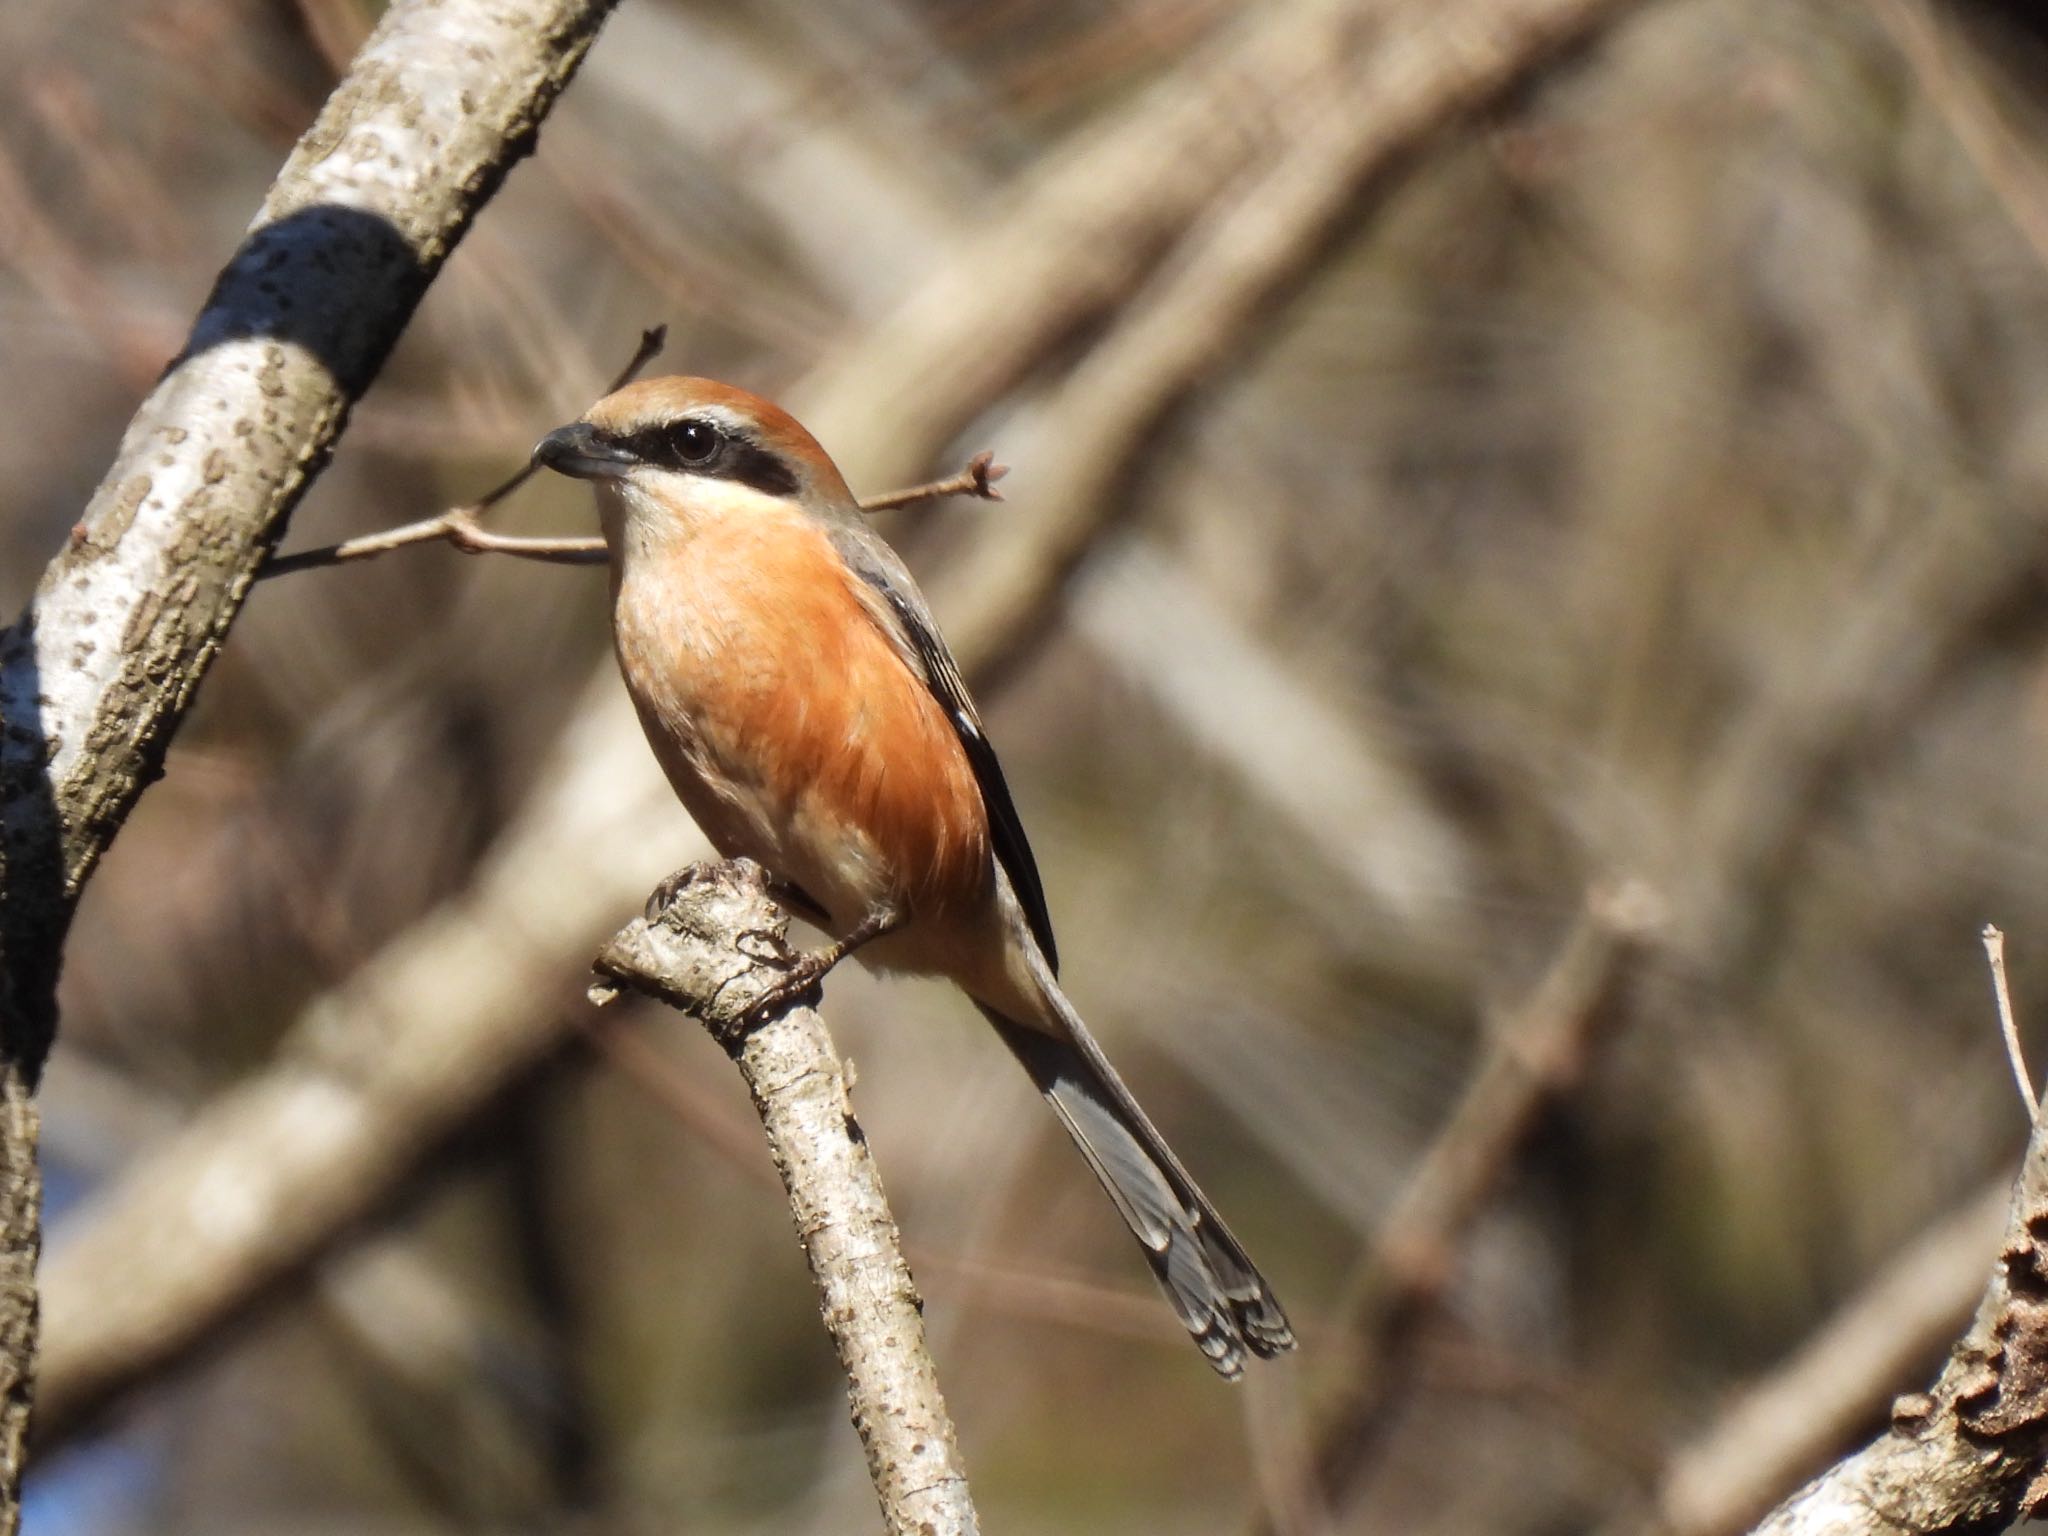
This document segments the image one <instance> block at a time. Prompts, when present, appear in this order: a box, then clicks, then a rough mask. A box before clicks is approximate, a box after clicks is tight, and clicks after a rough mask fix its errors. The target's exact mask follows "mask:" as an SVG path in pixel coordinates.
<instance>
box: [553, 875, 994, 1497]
mask: <svg viewBox="0 0 2048 1536" xmlns="http://www.w3.org/2000/svg"><path fill="white" fill-rule="evenodd" d="M787 929H788V919H787V918H785V917H783V916H781V915H780V913H778V912H777V910H776V908H775V905H774V903H773V901H772V900H771V899H770V898H769V895H768V889H767V881H766V877H765V876H764V875H763V873H762V871H761V870H760V868H759V867H758V866H756V865H752V864H747V863H744V862H742V863H734V864H719V865H709V866H699V867H697V868H696V869H695V870H694V871H693V878H692V879H691V880H690V881H689V882H688V883H687V884H685V885H684V886H683V888H682V889H681V890H680V891H679V892H677V893H676V895H675V896H674V897H673V899H671V900H670V901H669V902H668V903H667V904H666V906H665V907H664V908H663V909H662V911H661V912H660V913H659V914H658V915H657V916H656V917H655V918H654V919H652V920H649V919H646V918H636V919H635V920H634V921H633V922H631V923H629V924H628V925H627V926H626V927H625V928H624V929H622V930H621V931H620V932H619V933H618V935H617V936H616V937H615V938H613V939H612V941H611V942H610V943H609V944H607V945H606V946H605V947H604V950H603V951H602V952H601V953H600V954H599V955H598V957H597V961H596V969H597V971H598V974H599V975H600V976H601V977H603V978H604V980H603V981H602V982H600V983H599V984H598V985H597V986H596V987H593V988H592V991H591V996H592V999H593V1000H595V1001H598V1002H604V1001H608V1000H609V999H610V997H612V996H614V995H616V993H617V991H618V989H619V988H621V987H630V988H631V989H633V990H634V991H636V992H642V993H645V994H647V995H648V996H650V997H656V998H659V999H660V1000H661V1001H663V1002H665V1003H668V1004H670V1005H671V1006H673V1007H676V1008H680V1009H682V1010H683V1011H684V1012H686V1013H688V1014H690V1015H691V1016H692V1017H694V1018H695V1019H697V1020H698V1022H700V1023H701V1024H703V1025H704V1027H705V1028H706V1029H707V1030H709V1031H710V1032H711V1036H712V1038H713V1039H715V1040H716V1041H717V1042H718V1043H719V1044H720V1045H721V1046H722V1047H724V1049H725V1051H726V1053H727V1054H728V1055H730V1056H731V1057H732V1059H733V1061H734V1063H735V1064H736V1065H737V1066H738V1067H739V1069H740V1074H741V1075H742V1076H743V1077H744V1078H745V1079H746V1081H747V1089H748V1092H749V1093H751V1094H752V1096H753V1100H754V1108H755V1110H756V1111H757V1112H758V1113H759V1114H760V1116H761V1128H762V1129H763V1130H764V1131H765V1132H766V1133H767V1136H768V1147H769V1151H770V1152H771V1153H772V1154H773V1155H774V1158H775V1168H776V1171H777V1172H778V1173H780V1174H781V1175H782V1183H783V1188H784V1189H785V1191H786V1192H787V1193H788V1195H789V1209H790V1215H791V1216H792V1217H793V1218H794V1220H795V1222H796V1229H797V1235H798V1237H799V1238H800V1239H801V1240H802V1242H803V1246H804V1254H805V1257H807V1258H808V1259H809V1260H810V1265H811V1275H812V1278H813V1279H815V1280H816V1281H817V1285H818V1299H819V1302H820V1304H821V1310H822V1312H823V1315H824V1320H825V1327H826V1330H827V1331H828V1332H829V1333H830V1334H831V1335H832V1343H833V1346H834V1348H836V1349H837V1350H838V1352H839V1362H840V1365H841V1366H842V1367H843V1368H844V1370H845V1372H846V1380H847V1392H848V1396H849V1398H850V1400H851V1403H852V1409H853V1426H854V1428H855V1429H856V1430H857V1431H858V1432H859V1434H860V1439H861V1445H862V1446H863V1448H864V1449H865V1450H866V1451H867V1460H868V1476H869V1477H870V1478H871V1479H873V1481H874V1485H875V1494H876V1497H877V1498H879V1499H880V1500H881V1504H882V1514H883V1518H884V1520H885V1521H886V1522H887V1525H888V1529H889V1530H890V1531H892V1532H902V1533H906V1536H908V1533H911V1532H917V1533H931V1536H971V1533H973V1532H974V1531H975V1530H976V1529H977V1525H976V1521H975V1514H974V1504H973V1500H972V1499H971V1498H970V1496H969V1494H968V1489H967V1474H966V1472H965V1470H964V1468H963V1467H962V1465H961V1462H960V1452H959V1448H958V1445H957V1444H956V1442H955V1438H954V1433H953V1422H952V1419H951V1417H950V1416H949V1415H948V1413H947V1411H946V1404H945V1399H944V1398H943V1397H942V1396H941V1394H940V1392H939V1380H938V1371H937V1368H936V1367H935V1366H934V1365H933V1364H932V1358H931V1352H930V1351H929V1350H928V1349H927V1348H926V1347H925V1340H924V1319H923V1317H922V1315H921V1312H920V1307H921V1303H920V1301H919V1299H918V1295H917V1289H916V1286H915V1285H914V1284H913V1283H912V1281H911V1278H910V1266H909V1265H908V1264H907V1263H906V1262H905V1261H904V1258H903V1249H902V1242H901V1238H900V1237H899V1235H898V1233H897V1230H896V1220H895V1217H894V1216H892V1215H891V1214H890V1212H889V1206H888V1201H887V1198H886V1197H885V1196H884V1195H883V1193H882V1180H881V1176H880V1175H879V1174H878V1173H877V1172H876V1171H875V1164H874V1158H873V1157H872V1155H871V1154H870V1152H869V1148H868V1144H867V1138H866V1137H865V1136H863V1135H862V1134H861V1132H860V1128H859V1126H858V1125H856V1124H855V1122H854V1118H853V1109H852V1105H851V1103H850V1102H849V1099H848V1095H847V1084H846V1074H845V1068H844V1067H843V1065H842V1064H841V1062H840V1060H839V1056H838V1053H837V1052H836V1051H834V1049H833V1047H832V1037H831V1036H830V1035H829V1034H828V1033H827V1032H826V1030H825V1023H824V1020H822V1019H820V1018H819V1017H818V1014H817V1012H816V1010H815V1009H812V1008H809V1007H801V1006H799V1007H785V1008H783V1009H781V1010H780V1011H779V1012H775V1013H772V1014H771V1015H770V1016H769V1017H767V1018H765V1019H762V1020H760V1021H759V1022H755V1021H753V1020H752V1019H751V1018H750V1014H751V1012H752V1010H753V1008H754V1007H755V1006H756V1004H757V1003H758V1002H759V1000H760V999H761V998H762V997H763V995H764V994H766V993H767V992H768V991H769V989H770V988H772V987H773V986H775V985H776V984H777V982H778V981H779V980H780V979H781V973H780V972H779V971H778V970H777V969H775V968H774V966H773V965H772V963H771V964H768V965H764V964H762V963H761V962H759V961H758V960H756V959H755V958H752V957H751V956H750V955H748V954H747V953H744V952H743V951H742V947H741V942H740V941H741V938H742V936H745V937H746V938H747V939H749V940H750V941H752V945H753V946H754V947H756V948H758V947H760V946H766V947H768V948H771V949H772V948H774V947H775V946H776V945H777V944H778V943H779V942H780V940H781V938H782V935H783V934H784V933H785V932H786V931H787Z"/></svg>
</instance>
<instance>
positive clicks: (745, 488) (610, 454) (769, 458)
mask: <svg viewBox="0 0 2048 1536" xmlns="http://www.w3.org/2000/svg"><path fill="white" fill-rule="evenodd" d="M533 460H534V462H535V463H536V464H544V465H546V466H547V467H548V468H549V469H552V470H556V471H558V472H559V473H561V474H565V475H571V476H574V477H575V478H576V479H579V480H589V481H591V482H593V485H594V488H595V489H596V491H597V493H598V507H599V510H600V512H601V513H602V514H603V516H604V520H605V536H606V538H607V539H608V540H609V541H610V542H611V544H612V546H613V548H614V550H618V549H620V547H621V540H620V537H619V534H620V531H621V530H622V529H624V530H634V529H638V530H640V531H642V532H643V533H645V534H649V535H657V536H658V535H663V534H669V533H674V532H683V531H687V530H688V529H689V528H690V527H691V526H692V525H694V524H697V523H701V522H702V521H705V520H707V519H711V518H717V517H721V516H728V515H735V514H737V515H745V514H746V513H747V512H748V511H750V510H752V511H760V510H763V509H765V508H768V507H779V508H787V507H789V506H791V505H799V506H802V507H804V508H806V509H807V510H809V511H813V512H816V513H818V514H820V515H823V516H840V515H845V514H847V513H850V512H851V511H852V510H853V507H854V501H853V496H852V494H851V493H850V492H849V491H848V490H847V488H846V482H845V481H844V480H843V479H841V478H840V474H839V471H838V469H837V468H836V467H834V465H833V463H832V461H831V459H830V458H828V457H826V454H825V450H824V449H822V448H820V447H819V446H818V443H817V439H815V438H813V437H812V436H811V434H810V433H808V432H806V431H805V430H804V429H803V427H802V426H801V425H799V424H798V423H797V421H796V420H795V418H793V417H792V416H790V415H789V413H788V412H786V411H784V410H783V409H782V408H781V407H780V406H777V405H773V404H771V403H770V402H768V401H766V400H763V399H761V398H760V397H759V396H758V395H750V394H748V393H747V392H746V391H745V390H743V389H735V388H733V387H732V386H731V385H729V384H719V383H715V382H714V381H712V380H710V379H693V378H680V377H678V378H665V379H643V380H641V381H640V382H638V383H635V384H628V385H627V386H626V387H625V388H624V389H621V390H618V391H616V392H615V393H613V394H610V395H607V396H605V398H604V399H602V400H600V401H598V402H597V404H596V405H593V406H592V407H591V408H590V409H589V410H588V411H586V412H584V414H583V417H582V419H581V420H580V421H574V422H571V423H570V424H569V425H568V426H566V427H558V428H557V429H556V430H555V431H553V432H550V433H549V434H548V435H547V436H546V437H544V438H542V439H541V440H540V442H539V444H538V445H537V446H536V447H535V448H534V450H533Z"/></svg>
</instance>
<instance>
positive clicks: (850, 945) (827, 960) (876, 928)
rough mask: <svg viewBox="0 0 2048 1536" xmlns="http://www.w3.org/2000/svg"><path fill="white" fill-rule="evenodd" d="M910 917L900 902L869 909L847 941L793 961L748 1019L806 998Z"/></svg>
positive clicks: (837, 940)
mask: <svg viewBox="0 0 2048 1536" xmlns="http://www.w3.org/2000/svg"><path fill="white" fill-rule="evenodd" d="M909 915H910V914H909V912H908V911H907V910H906V909H905V908H904V907H903V905H902V904H901V903H900V902H877V903H876V904H875V905H874V906H872V907H870V908H868V912H867V915H866V916H865V917H863V918H862V919H861V920H860V921H859V922H858V923H855V924H854V925H853V928H852V929H851V930H850V931H849V932H848V933H847V934H846V935H845V937H843V938H838V939H834V940H833V941H832V942H831V943H830V944H827V945H826V946H825V947H824V948H823V949H814V950H812V951H810V952H809V953H808V954H802V955H798V956H796V957H795V958H794V959H793V960H791V961H790V962H789V965H788V969H787V970H786V971H784V972H783V974H782V977H781V979H780V980H779V981H777V982H776V983H775V985H774V986H772V987H770V988H769V989H768V990H767V991H766V992H764V993H762V994H761V996H760V997H759V998H757V999H756V1000H755V1002H754V1006H753V1007H751V1008H749V1009H748V1010H747V1017H748V1018H749V1019H758V1018H760V1017H761V1016H762V1015H763V1014H766V1013H772V1012H774V1011H775V1010H776V1009H777V1008H780V1007H782V1006H783V1005H784V1004H786V1003H789V1002H792V1001H794V1000H795V999H796V998H798V997H800V996H802V995H803V994H804V993H805V992H808V991H809V990H810V989H811V988H812V987H814V986H816V985H817V984H818V982H819V981H821V980H822V979H823V978H824V975H825V973H826V972H827V971H829V970H831V969H832V967H833V966H835V965H837V964H838V963H839V962H840V961H842V960H844V959H845V958H846V957H847V956H848V955H850V954H852V953H853V952H854V951H855V950H857V949H859V948H860V947H861V946H862V945H863V944H871V943H873V942H874V941H875V940H876V939H879V938H881V937H882V935H883V934H885V933H890V932H893V931H894V930H896V929H898V928H900V927H902V926H903V923H904V920H905V919H906V918H908V917H909Z"/></svg>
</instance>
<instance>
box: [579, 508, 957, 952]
mask: <svg viewBox="0 0 2048 1536" xmlns="http://www.w3.org/2000/svg"><path fill="white" fill-rule="evenodd" d="M707 539H708V536H705V537H702V538H700V539H698V540H697V541H695V544H694V545H693V548H692V550H691V552H690V553H691V558H689V559H683V560H678V561H676V562H674V563H673V564H671V565H670V566H669V568H668V570H667V572H666V579H665V580H664V581H663V582H661V583H660V584H659V586H658V588H657V587H656V586H655V584H653V583H648V584H647V585H645V586H642V585H640V584H638V583H636V581H635V580H634V576H633V573H632V572H631V571H630V570H629V571H628V573H627V575H626V578H625V579H624V580H623V581H622V583H621V586H620V589H619V591H618V594H617V596H616V598H615V610H614V619H615V638H616V640H617V644H618V648H619V656H620V663H621V670H622V672H623V673H624V675H625V679H626V683H627V687H628V690H629V692H630V693H631V695H632V697H633V702H634V705H635V707H636V709H637V710H638V711H639V715H640V720H641V724H642V725H643V727H644V728H645V729H646V732H647V737H648V741H649V743H650V745H651V746H652V747H653V749H654V753H655V756H656V757H657V758H658V759H659V760H660V762H661V765H662V768H663V770H664V771H665V772H666V773H667V775H668V778H669V782H670V783H671V784H672V785H673V786H674V787H675V790H676V793H677V795H678V797H679V798H680V799H681V800H682V802H683V805H684V808H685V809H687V810H688V811H689V812H690V814H691V816H692V817H693V818H694V819H695V820H696V821H697V823H698V825H699V826H700V827H701V828H702V829H703V831H704V833H705V835H706V836H707V837H708V838H709V839H710V840H711V843H712V845H713V846H714V847H716V848H717V849H718V850H719V852H720V853H722V854H724V855H725V856H727V857H729V858H730V857H746V858H750V859H753V860H755V861H756V862H758V863H760V864H761V865H762V866H763V867H765V868H766V869H767V870H769V872H770V873H772V874H774V875H775V876H777V877H778V878H780V879H782V880H784V881H787V882H789V883H791V884H793V885H795V886H797V887H799V888H800V889H801V891H802V892H803V893H804V895H805V896H807V897H809V898H810V900H811V901H812V902H814V903H815V904H816V905H817V906H818V907H819V908H821V909H822V910H823V912H824V914H825V915H826V918H827V926H828V927H829V928H830V929H831V931H833V932H835V933H844V932H846V931H848V930H849V929H851V928H852V927H854V926H855V925H856V924H857V923H858V922H860V921H861V919H862V918H864V917H865V916H867V914H868V913H869V912H870V911H872V910H874V909H875V908H876V907H878V906H882V905H889V906H894V907H898V908H902V909H907V910H908V912H909V915H910V917H911V919H912V921H911V922H910V923H909V924H907V925H906V928H905V930H904V931H903V932H902V933H900V934H898V935H893V936H891V937H890V938H889V939H885V940H882V941H879V944H878V946H877V948H876V953H875V954H874V955H873V956H872V957H870V958H871V959H872V960H873V961H874V962H877V963H880V964H882V965H884V966H889V967H891V968H899V969H907V970H940V969H945V968H947V964H948V962H947V959H946V957H945V954H944V953H943V952H944V951H946V950H948V949H949V948H950V947H951V941H950V940H949V939H948V938H947V934H946V930H948V929H950V928H952V927H955V926H957V922H956V921H955V919H957V918H958V917H959V916H961V915H963V914H964V913H965V912H966V911H967V910H969V909H971V908H978V907H980V906H983V905H985V904H986V897H987V893H988V890H989V883H990V881H991V880H992V878H993V873H992V860H991V855H990V852H989V842H988V831H987V820H986V813H985V811H984V809H983V807H982V803H981V798H980V789H979V786H978V784H976V783H975V781H974V779H973V774H972V769H971V767H970V766H969V765H968V763H967V762H966V758H965V754H964V752H963V751H962V750H961V748H960V745H959V742H958V739H957V738H956V737H955V736H954V735H953V734H952V730H951V727H950V725H949V724H948V723H947V721H946V719H945V717H944V715H943V713H942V712H941V711H940V710H939V708H938V706H937V704H936V702H935V701H933V700H932V698H931V696H930V693H929V690H927V689H926V688H925V687H924V685H923V683H922V681H921V680H920V679H918V678H917V677H916V676H915V675H914V674H912V673H911V672H910V671H909V670H908V668H907V667H906V666H905V665H904V663H903V662H902V660H901V659H900V658H899V657H898V656H897V655H896V654H895V653H894V651H893V650H892V649H891V648H890V647H889V644H888V642H887V640H886V639H885V638H884V637H883V636H882V635H881V634H880V632H879V631H877V630H876V629H875V627H874V625H873V623H872V621H871V620H870V619H869V618H868V617H867V616H866V614H865V613H864V612H863V611H861V610H860V609H859V608H858V605H857V603H856V601H855V599H854V598H853V597H852V596H851V595H850V594H849V593H847V592H846V591H845V588H844V585H843V580H844V578H842V577H841V576H840V574H839V569H838V567H837V564H836V562H833V563H832V564H831V565H830V567H829V568H825V569H817V570H801V569H800V570H795V571H792V570H789V569H788V568H787V565H788V562H789V561H791V559H792V558H794V557H802V556H804V555H806V554H807V553H809V550H808V546H806V545H804V544H800V543H793V541H792V540H790V539H783V540H778V541H775V542H774V543H772V544H768V545H766V546H764V545H763V544H762V543H761V542H760V541H758V540H757V541H755V543H754V544H753V546H752V547H751V548H742V549H738V550H734V549H729V548H723V547H721V546H720V545H719V544H717V543H710V544H708V545H707ZM819 542H820V543H822V540H820V541H819ZM740 556H743V557H744V558H738V557H740ZM778 562H780V563H781V568H778ZM749 583H751V584H754V585H753V586H752V587H751V588H750V587H749V585H748V584H749ZM762 584H772V586H773V589H774V590H773V594H772V595H768V594H764V593H763V592H762V591H761V590H760V588H761V585H762Z"/></svg>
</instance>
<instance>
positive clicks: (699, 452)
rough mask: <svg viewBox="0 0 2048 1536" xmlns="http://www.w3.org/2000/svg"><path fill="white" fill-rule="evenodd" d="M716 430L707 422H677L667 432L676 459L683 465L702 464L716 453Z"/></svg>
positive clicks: (718, 439) (717, 440)
mask: <svg viewBox="0 0 2048 1536" xmlns="http://www.w3.org/2000/svg"><path fill="white" fill-rule="evenodd" d="M719 441H720V438H719V433H718V428H716V427H714V426H713V425H711V423H710V422H708V421H684V422H678V423H677V424H676V425H675V427H674V428H672V429H671V430H670V432H669V443H670V445H671V446H673V447H674V449H675V453H676V457H677V458H679V459H681V460H682V461H683V462H684V463H685V464H702V463H705V462H707V461H708V460H709V459H710V457H711V456H712V455H713V454H714V453H716V452H718V444H719Z"/></svg>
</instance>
